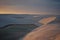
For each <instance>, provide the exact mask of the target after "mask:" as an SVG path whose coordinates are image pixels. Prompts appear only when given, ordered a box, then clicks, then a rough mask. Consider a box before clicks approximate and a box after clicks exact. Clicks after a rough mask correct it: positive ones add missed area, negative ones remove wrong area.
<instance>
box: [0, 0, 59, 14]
mask: <svg viewBox="0 0 60 40" xmlns="http://www.w3.org/2000/svg"><path fill="white" fill-rule="evenodd" d="M0 13H22V14H23V13H26V14H30V13H32V14H37V13H38V14H60V0H0Z"/></svg>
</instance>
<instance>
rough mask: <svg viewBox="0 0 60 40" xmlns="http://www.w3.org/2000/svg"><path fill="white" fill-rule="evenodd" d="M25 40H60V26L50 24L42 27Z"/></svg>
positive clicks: (28, 35) (24, 39)
mask: <svg viewBox="0 0 60 40" xmlns="http://www.w3.org/2000/svg"><path fill="white" fill-rule="evenodd" d="M23 40H60V25H59V24H48V25H43V26H40V27H38V28H36V29H34V30H33V31H32V32H30V33H29V34H27V35H26V36H25V37H24V38H23Z"/></svg>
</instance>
